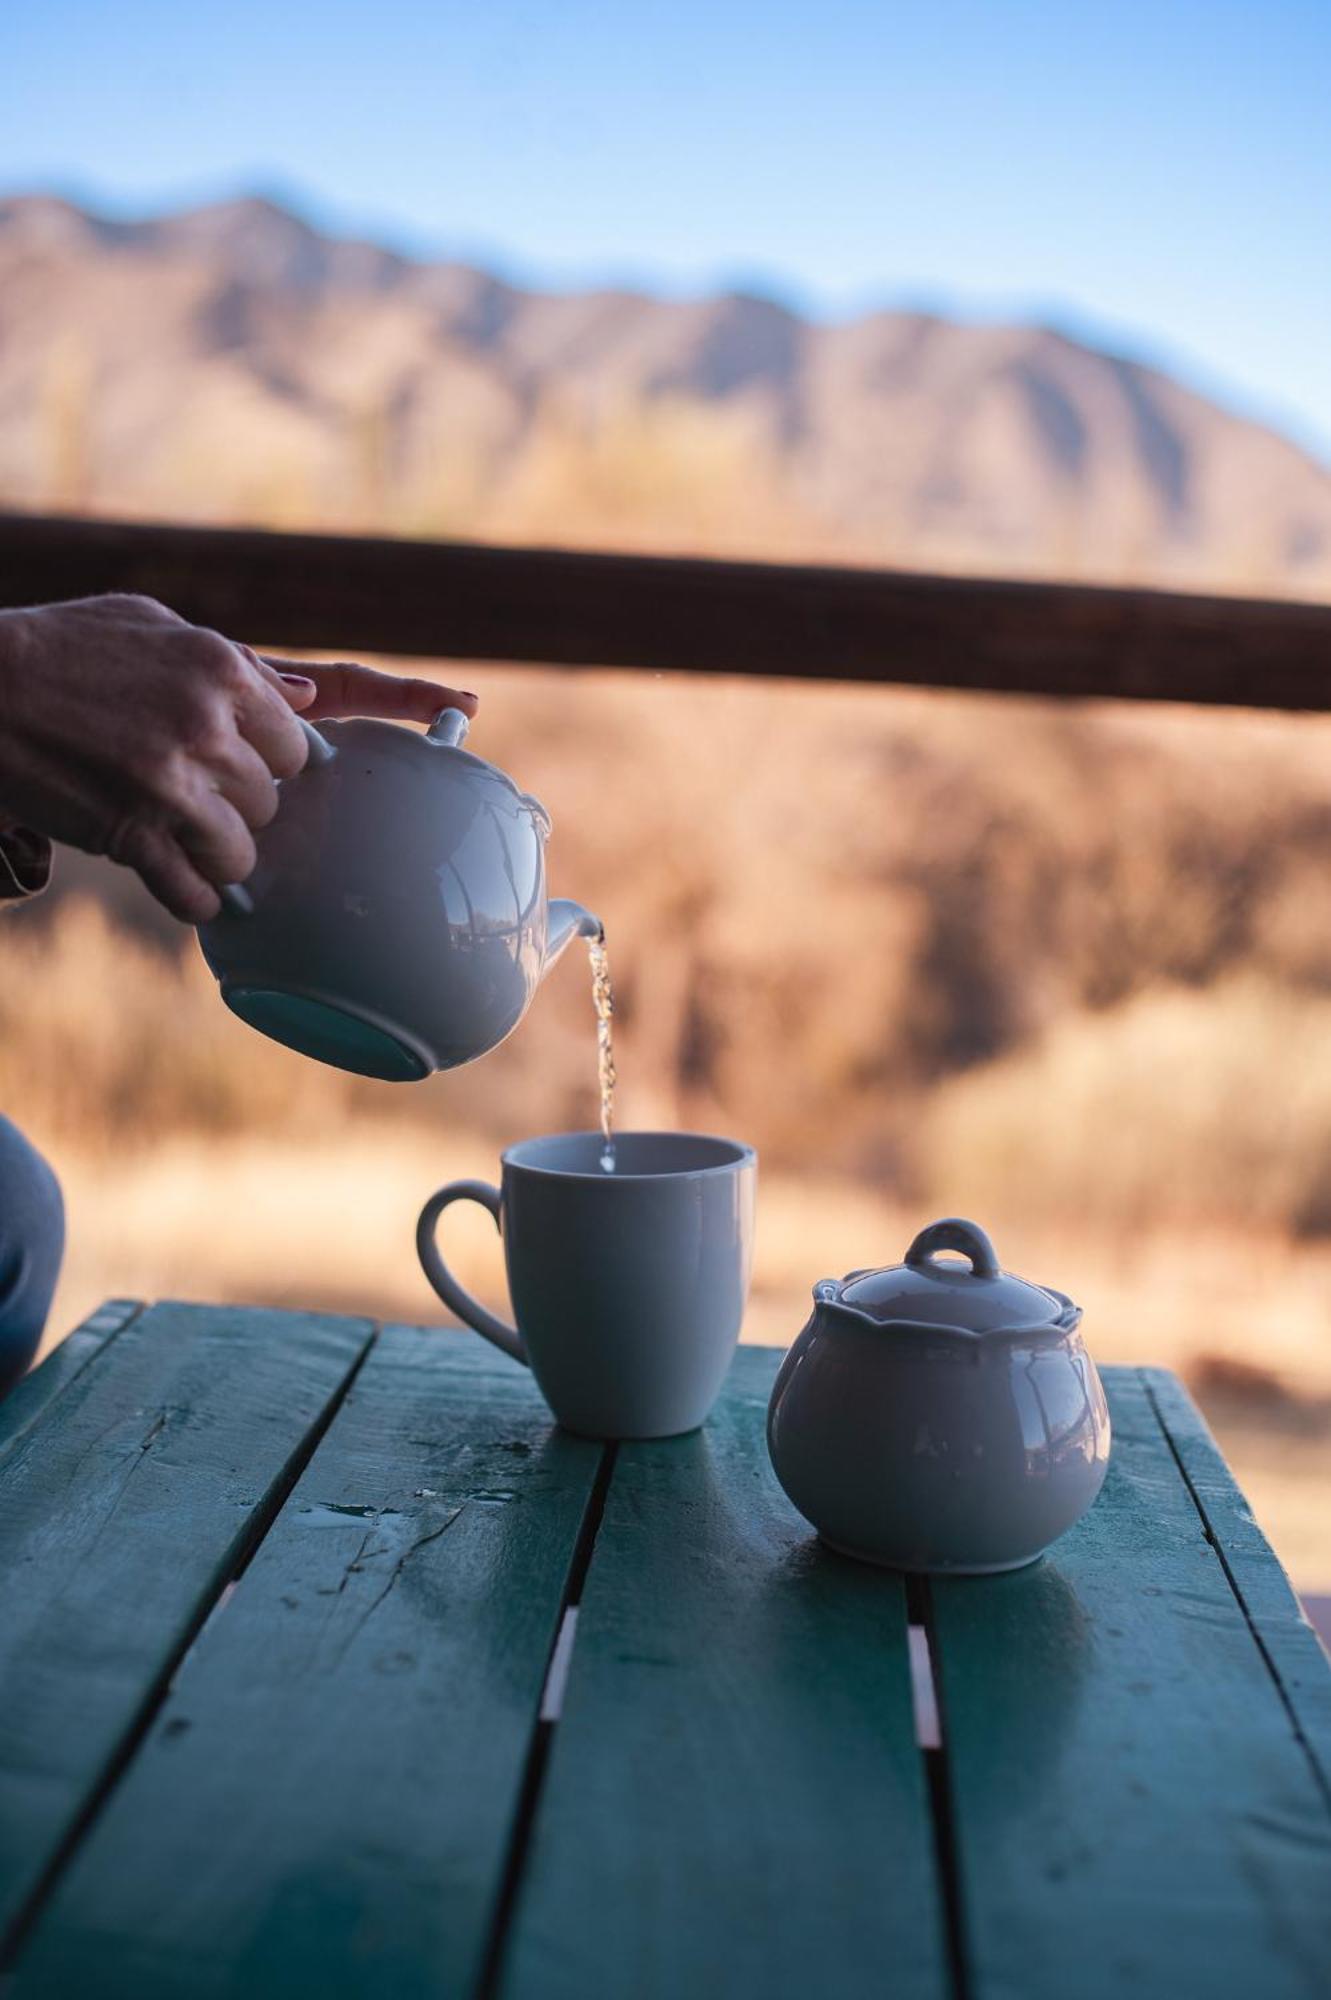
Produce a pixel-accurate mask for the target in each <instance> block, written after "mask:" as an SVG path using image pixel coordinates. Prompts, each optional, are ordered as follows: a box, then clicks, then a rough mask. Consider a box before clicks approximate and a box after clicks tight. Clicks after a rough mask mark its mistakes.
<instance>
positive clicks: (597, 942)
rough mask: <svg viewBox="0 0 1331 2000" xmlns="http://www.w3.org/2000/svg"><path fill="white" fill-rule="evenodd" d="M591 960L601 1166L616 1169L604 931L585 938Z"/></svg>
mask: <svg viewBox="0 0 1331 2000" xmlns="http://www.w3.org/2000/svg"><path fill="white" fill-rule="evenodd" d="M587 952H588V956H589V957H590V959H591V962H592V1005H593V1006H594V1007H595V1009H596V1072H597V1077H598V1079H599V1081H600V1086H601V1170H602V1172H603V1173H607V1174H612V1173H613V1172H614V1171H615V1031H614V1025H613V1024H614V1018H615V989H614V987H613V986H612V985H611V983H610V959H609V956H608V954H607V952H606V948H605V932H604V931H602V933H601V935H600V937H595V938H588V940H587Z"/></svg>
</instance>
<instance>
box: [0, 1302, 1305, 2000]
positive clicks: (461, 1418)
mask: <svg viewBox="0 0 1331 2000" xmlns="http://www.w3.org/2000/svg"><path fill="white" fill-rule="evenodd" d="M776 1359H777V1357H776V1356H775V1355H774V1354H773V1353H772V1352H770V1351H768V1350H763V1349H748V1350H744V1351H742V1352H741V1353H740V1355H739V1357H738V1360H737V1363H736V1366H735V1369H734V1372H733V1374H732V1376H731V1378H730V1383H729V1386H728V1388H727V1390H726V1393H725V1395H724V1396H723V1398H722V1401H721V1403H720V1405H719V1406H718V1408H717V1410H716V1412H715V1414H714V1416H713V1418H712V1419H711V1421H710V1422H709V1423H708V1425H707V1426H706V1427H705V1429H704V1430H703V1431H702V1432H701V1433H699V1434H698V1435H696V1436H694V1437H691V1438H684V1439H679V1440H675V1441H673V1442H668V1443H659V1444H641V1445H625V1446H621V1447H619V1448H618V1449H617V1450H616V1449H612V1448H603V1447H601V1446H598V1445H595V1444H591V1443H588V1442H585V1441H583V1440H581V1439H578V1438H574V1437H569V1436H566V1435H564V1434H563V1433H561V1432H559V1431H556V1430H555V1429H553V1428H552V1426H551V1424H550V1422H549V1420H548V1418H547V1416H546V1413H545V1411H544V1408H543V1406H542V1404H541V1402H540V1400H539V1398H538V1396H537V1395H536V1393H535V1391H534V1389H533V1386H532V1384H531V1382H530V1381H529V1379H528V1378H527V1377H526V1376H525V1374H524V1373H523V1372H522V1370H521V1369H519V1368H517V1367H516V1366H514V1365H513V1364H511V1363H509V1362H507V1361H505V1360H504V1359H503V1357H502V1356H499V1355H496V1354H494V1353H493V1352H492V1351H491V1350H489V1349H488V1348H486V1347H485V1346H484V1345H483V1344H482V1343H481V1342H480V1341H479V1340H477V1339H475V1338H474V1337H473V1336H471V1335H462V1334H457V1333H452V1332H440V1331H437V1330H436V1331H426V1330H421V1329H418V1328H413V1327H387V1328H384V1329H383V1330H382V1331H376V1330H375V1329H374V1328H373V1327H371V1326H370V1325H369V1324H368V1323H366V1322H363V1321H358V1320H350V1319H339V1318H329V1317H318V1316H314V1315H304V1314H301V1315H297V1314H287V1313H278V1312H266V1311H257V1310H242V1309H236V1308H229V1307H228V1308H223V1307H208V1306H198V1305H158V1306H154V1307H152V1308H150V1309H147V1310H143V1309H139V1308H137V1307H134V1306H132V1305H128V1304H123V1303H113V1304H111V1305H108V1306H106V1307H104V1308H103V1309H102V1311H101V1312H100V1313H99V1314H97V1315H96V1316H95V1317H94V1318H93V1319H92V1320H90V1321H89V1322H88V1324H87V1325H86V1326H85V1327H83V1328H81V1329H80V1330H79V1331H78V1332H77V1333H75V1334H74V1335H72V1336H71V1337H70V1339H69V1340H68V1341H66V1342H65V1344H64V1345H63V1346H62V1347H61V1348H60V1349H59V1350H58V1351H57V1352H56V1353H55V1354H54V1355H53V1356H52V1358H51V1359H50V1360H49V1361H48V1362H47V1363H46V1364H45V1366H44V1367H43V1368H42V1369H40V1370H39V1371H38V1372H37V1373H36V1374H35V1375H33V1376H31V1377H29V1379H28V1380H27V1381H26V1382H25V1383H24V1384H22V1385H21V1386H20V1388H19V1389H18V1390H17V1391H16V1392H15V1393H14V1394H13V1395H12V1396H11V1397H10V1399H9V1400H8V1402H7V1403H5V1404H4V1405H0V1939H2V1940H3V1944H2V1945H0V1953H2V1956H0V1966H2V1967H3V1971H4V1974H5V1977H6V1980H7V1984H5V1983H3V1982H0V1990H3V1991H4V1993H5V1994H6V1996H7V2000H29V1996H33V1995H38V1994H40V1995H48V1996H49V1995H60V1996H65V1995H69V1996H78V1997H79V2000H89V1996H92V2000H96V1996H101V1995H116V1996H119V1995H125V1996H131V1995H132V1996H134V2000H149V1996H154V1995H172V1996H175V1995H182V1996H190V2000H194V1996H207V1995H217V1994H225V1995H236V1996H244V1997H245V2000H264V1996H270V1995H271V1996H282V2000H299V1996H303V1995H307V1994H308V1995H310V1996H319V2000H336V1996H341V1995H358V1996H359V1995H366V1996H368V1995H374V1996H382V2000H414V1996H417V1995H420V1996H425V1995H431V1996H453V1995H457V1996H473V1995H476V1996H488V1995H495V1996H503V1997H504V2000H535V1996H542V2000H544V1996H569V2000H597V1996H620V1995H623V1996H627V2000H653V1996H662V2000H711V1996H713V1995H715V1996H723V2000H747V1997H748V1996H755V2000H756V1996H762V2000H773V1996H783V1995H789V1996H792V2000H793V1996H801V2000H803V1996H810V2000H841V1996H846V2000H850V1996H860V1995H866V1996H867V1995H873V1996H875V2000H888V1997H890V1996H903V2000H906V1997H907V1996H908V2000H942V1996H953V1995H956V1996H962V2000H999V1996H1011V2000H1043V1996H1050V2000H1054V1997H1055V1996H1057V2000H1070V1996H1076V2000H1097V1996H1101V1995H1115V1996H1118V1995H1133V1996H1136V2000H1141V1996H1146V2000H1154V1996H1157V1995H1158V1996H1161V2000H1164V1996H1169V2000H1189V1996H1192V1995H1199V1996H1200V1995H1205V1996H1207V2000H1216V1996H1224V1995H1234V1996H1244V2000H1249V1996H1253V2000H1284V1996H1287V1995H1288V1996H1293V1995H1300V1996H1314V1995H1315V1996H1318V2000H1325V1995H1326V1994H1327V1992H1328V1990H1331V1669H1329V1668H1328V1664H1327V1661H1326V1659H1325V1656H1324V1655H1323V1654H1322V1652H1321V1650H1320V1648H1319V1647H1318V1644H1317V1642H1316V1640H1315V1638H1314V1637H1313V1635H1312V1633H1311V1631H1310V1629H1309V1627H1308V1626H1307V1625H1306V1624H1305V1623H1304V1622H1303V1621H1302V1619H1301V1617H1300V1614H1299V1612H1298V1609H1297V1606H1296V1604H1295V1602H1294V1599H1293V1597H1292V1596H1291V1593H1290V1591H1289V1587H1288V1585H1287V1583H1286V1581H1285V1578H1284V1576H1283V1574H1282V1572H1281V1570H1280V1568H1279V1566H1278V1565H1277V1563H1276V1561H1275V1559H1274V1558H1273V1556H1272V1554H1271V1552H1270V1550H1269V1548H1268V1547H1267V1545H1266V1543H1265V1541H1264V1540H1263V1539H1262V1536H1261V1534H1260V1533H1259V1531H1258V1530H1257V1528H1256V1527H1255V1526H1254V1525H1253V1522H1252V1519H1251V1516H1250V1515H1249V1513H1248V1510H1247V1508H1246V1507H1245V1505H1244V1502H1243V1498H1242V1496H1241V1494H1240V1493H1239V1492H1238V1491H1237V1489H1236V1488H1235V1486H1234V1484H1233V1481H1232V1480H1231V1478H1230V1477H1229V1474H1228V1473H1227V1471H1226V1469H1225V1466H1224V1463H1223V1461H1222V1459H1221V1458H1220V1456H1219V1455H1218V1453H1217V1451H1216V1449H1215V1446H1214V1444H1213V1443H1212V1442H1211V1439H1210V1437H1209V1436H1208V1434H1207V1432H1206V1430H1205V1428H1204V1427H1203V1425H1202V1424H1201V1422H1200V1420H1199V1418H1198V1417H1197V1415H1196V1412H1195V1411H1194V1409H1193V1407H1192V1405H1191V1404H1190V1403H1189V1401H1188V1399H1187V1397H1186V1396H1185V1394H1184V1393H1183V1391H1182V1390H1181V1389H1180V1387H1179V1385H1178V1384H1177V1382H1176V1381H1175V1380H1174V1379H1173V1378H1172V1377H1171V1376H1169V1375H1166V1374H1163V1373H1159V1372H1155V1371H1152V1370H1135V1369H1119V1370H1110V1371H1109V1375H1108V1383H1107V1386H1108V1390H1109V1399H1110V1403H1111V1406H1112V1409H1113V1415H1114V1426H1115V1437H1114V1455H1113V1463H1112V1465H1111V1468H1110V1474H1109V1479H1108V1483H1107V1485H1106V1487H1105V1490H1104V1493H1103V1495H1102V1497H1101V1499H1100V1501H1099V1503H1098V1504H1097V1505H1096V1507H1095V1508H1094V1509H1093V1510H1092V1512H1091V1513H1090V1514H1089V1515H1088V1516H1087V1518H1086V1519H1085V1520H1084V1521H1083V1522H1082V1523H1081V1524H1080V1526H1079V1527H1078V1528H1077V1529H1075V1530H1074V1531H1073V1532H1072V1533H1071V1534H1070V1535H1068V1536H1067V1537H1066V1538H1065V1539H1064V1540H1063V1541H1062V1542H1061V1543H1060V1544H1059V1545H1058V1548H1057V1549H1056V1550H1055V1552H1054V1553H1053V1555H1052V1556H1050V1557H1048V1558H1046V1559H1045V1560H1044V1561H1043V1562H1042V1563H1040V1564H1037V1565H1036V1566H1035V1567H1034V1568H1033V1569H1030V1570H1027V1571H1025V1572H1023V1573H1021V1574H1019V1575H1015V1576H1009V1577H997V1578H991V1579H986V1580H981V1581H971V1582H965V1581H958V1582H954V1583H933V1584H930V1585H924V1584H919V1585H915V1584H906V1583H903V1582H902V1581H901V1580H900V1579H898V1578H896V1577H894V1576H891V1575H888V1574H886V1573H880V1572H876V1571H874V1570H871V1569H868V1568H865V1567H863V1566H861V1565H858V1564H856V1563H853V1562H849V1561H847V1560H845V1559H843V1558H841V1557H837V1556H834V1555H831V1554H829V1553H827V1552H826V1551H824V1550H823V1549H821V1548H820V1547H819V1546H818V1544H817V1543H816V1542H815V1541H814V1540H813V1538H812V1536H811V1535H810V1533H809V1531H808V1530H807V1529H806V1527H805V1525H804V1523H803V1522H802V1521H801V1520H800V1519H799V1518H798V1517H797V1516H796V1515H795V1514H794V1513H793V1511H792V1510H791V1508H790V1507H789V1506H788V1505H787V1503H786V1501H785V1499H784V1497H783V1496H782V1494H781V1492H780V1490H779V1489H778V1487H777V1486H776V1484H775V1481H774V1480H773V1478H772V1475H771V1472H770V1469H769V1467H768V1463H767V1455H766V1451H765V1448H764V1444H763V1416H764V1410H765V1405H766V1398H767V1391H768V1388H769V1385H770V1382H771V1378H772V1374H773V1371H774V1369H775V1366H776ZM912 1660H913V1661H914V1666H915V1672H914V1674H912ZM930 1661H932V1676H931V1673H930V1670H929V1663H930ZM931 1692H936V1696H937V1705H938V1708H939V1709H940V1711H941V1718H942V1741H941V1746H940V1747H934V1731H933V1728H932V1725H931V1722H930V1717H929V1707H930V1695H931Z"/></svg>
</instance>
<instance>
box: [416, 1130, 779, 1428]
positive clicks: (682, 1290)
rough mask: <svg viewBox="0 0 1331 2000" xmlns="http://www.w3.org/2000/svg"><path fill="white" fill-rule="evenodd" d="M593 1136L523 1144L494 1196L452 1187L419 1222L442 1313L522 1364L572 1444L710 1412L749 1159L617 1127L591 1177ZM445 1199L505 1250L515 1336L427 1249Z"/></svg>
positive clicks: (739, 1301) (729, 1348)
mask: <svg viewBox="0 0 1331 2000" xmlns="http://www.w3.org/2000/svg"><path fill="white" fill-rule="evenodd" d="M602 1149H603V1142H602V1139H601V1135H600V1133H599V1132H569V1133H564V1134H561V1135H559V1136H557V1137H553V1138H547V1139H526V1140H524V1141H523V1142H522V1143H521V1144H520V1145H517V1146H510V1147H509V1149H508V1151H507V1152H506V1153H505V1154H504V1155H503V1162H502V1164H503V1180H502V1185H501V1186H500V1187H497V1188H496V1187H491V1186H490V1185H489V1183H488V1182H486V1181H452V1182H450V1184H449V1185H448V1186H447V1187H442V1188H440V1189H439V1191H438V1193H437V1194H434V1195H431V1197H430V1199H429V1201H427V1202H426V1204H425V1207H424V1208H423V1209H422V1210H421V1215H420V1221H419V1222H418V1224H417V1227H416V1248H417V1251H418V1252H419V1255H420V1260H421V1264H422V1266H423V1268H424V1271H425V1275H426V1277H427V1278H428V1279H429V1280H430V1283H431V1284H432V1285H433V1286H434V1288H435V1290H436V1292H438V1294H439V1296H440V1298H441V1299H442V1300H443V1301H444V1304H445V1305H446V1306H449V1307H451V1308H452V1310H453V1311H454V1312H455V1313H457V1315H458V1317H459V1318H460V1319H463V1320H465V1321H466V1323H467V1324H468V1326H472V1327H474V1328H475V1329H476V1331H477V1332H478V1333H482V1334H484V1335H485V1337H486V1339H487V1340H492V1341H493V1342H494V1344H495V1346H496V1347H501V1348H502V1349H503V1350H504V1352H505V1354H511V1355H512V1356H513V1358H514V1359H515V1360H517V1361H523V1362H526V1363H527V1364H528V1365H529V1366H530V1368H531V1371H532V1373H533V1375H534V1376H535V1377H536V1380H537V1383H538V1385H539V1386H540V1389H541V1393H542V1394H543V1395H544V1397H545V1399H546V1401H547V1402H548V1403H549V1405H550V1407H551V1409H552V1410H553V1411H554V1413H555V1416H556V1417H557V1418H558V1420H559V1422H560V1423H561V1424H563V1425H564V1426H565V1428H566V1429H568V1430H571V1431H578V1432H580V1433H581V1434H582V1435H583V1436H584V1437H596V1438H645V1437H673V1436H675V1435H676V1434H677V1433H679V1432H681V1431H691V1430H696V1428H697V1427H698V1425H699V1424H700V1423H701V1422H702V1421H703V1418H704V1417H705V1416H706V1415H707V1412H708V1410H710V1408H711V1406H712V1403H713V1401H714V1400H715V1398H716V1393H717V1391H718V1389H719V1388H720V1386H721V1383H722V1380H723V1379H724V1377H725V1373H726V1369H727V1368H728V1367H729V1365H730V1360H731V1356H732V1355H733V1354H734V1351H735V1344H736V1342H737V1341H738V1339H739V1329H740V1322H741V1320H742V1318H743V1316H744V1303H745V1299H746V1297H747V1295H748V1288H749V1269H750V1265H751V1261H752V1251H753V1206H754V1191H755V1183H756V1180H757V1170H758V1163H757V1156H756V1154H755V1153H754V1151H753V1149H752V1147H750V1146H745V1145H741V1144H739V1143H738V1142H737V1141H736V1140H733V1139H712V1138H706V1137H703V1136H702V1135H700V1134H697V1133H691V1132H625V1133H622V1134H620V1135H618V1136H617V1137H616V1141H615V1151H616V1171H615V1172H614V1173H613V1174H607V1173H606V1172H604V1171H603V1169H602V1167H601V1164H600V1159H601V1152H602ZM454 1201H477V1202H479V1203H480V1204H481V1206H482V1207H483V1208H488V1209H489V1211H490V1213H491V1215H493V1217H494V1218H495V1222H496V1223H497V1225H498V1227H499V1230H500V1233H501V1235H502V1236H503V1239H504V1258H505V1263H506V1266H507V1270H508V1288H509V1294H510V1297H511V1298H512V1301H513V1311H514V1314H515V1316H516V1319H517V1326H509V1325H508V1324H507V1322H506V1321H504V1320H502V1319H498V1318H496V1317H495V1315H494V1314H493V1313H491V1312H487V1311H486V1309H485V1307H484V1306H483V1305H481V1303H480V1301H479V1300H477V1299H474V1298H473V1297H472V1296H471V1294H470V1292H468V1291H466V1290H465V1289H464V1287H463V1286H462V1285H460V1284H459V1283H458V1281H457V1279H456V1278H455V1277H454V1276H453V1274H452V1272H451V1271H450V1270H449V1269H448V1266H447V1265H446V1264H445V1263H444V1260H443V1258H442V1257H441V1256H440V1254H439V1247H438V1245H437V1243H436V1241H435V1227H436V1224H437V1222H438V1219H439V1216H440V1214H441V1213H442V1211H443V1210H444V1209H445V1208H447V1207H448V1205H449V1203H450V1202H454Z"/></svg>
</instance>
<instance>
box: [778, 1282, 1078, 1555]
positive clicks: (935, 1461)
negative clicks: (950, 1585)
mask: <svg viewBox="0 0 1331 2000" xmlns="http://www.w3.org/2000/svg"><path fill="white" fill-rule="evenodd" d="M840 1289H841V1288H840V1287H838V1286H836V1285H834V1284H831V1283H829V1284H827V1285H823V1286H819V1287H818V1289H817V1291H816V1293H815V1307H814V1312H813V1316H812V1318H811V1319H810V1320H809V1323H808V1325H807V1326H806V1327H805V1328H804V1330H803V1332H802V1333H801V1334H800V1335H799V1338H798V1339H797V1340H796V1342H795V1344H794V1346H793V1347H792V1348H791V1350H790V1352H789V1353H788V1354H787V1356H786V1358H785V1360H784V1362H783V1363H782V1366H781V1369H780V1372H779V1373H778V1375H777V1379H776V1383H775V1386H774V1388H773V1391H772V1398H771V1403H770V1407H769V1410H768V1429H767V1436H768V1448H769V1451H770V1453H771V1458H772V1464H773V1467H774V1469H775V1471H776V1474H777V1477H778V1479H779V1480H780V1482H781V1484H782V1486H783V1487H784V1489H785V1491H786V1493H787V1495H788V1496H789V1498H790V1499H791V1500H792V1501H793V1502H794V1504H795V1506H796V1507H797V1508H798V1509H799V1511H800V1512H801V1513H802V1514H803V1515H804V1516H805V1518H806V1519H807V1520H809V1521H810V1522H811V1523H812V1524H813V1526H814V1527H815V1528H816V1529H817V1530H818V1533H819V1534H820V1535H821V1537H822V1538H823V1540H824V1541H826V1542H828V1543H829V1544H830V1545H831V1546H832V1547H833V1548H836V1549H838V1550H840V1551H841V1552H842V1553H843V1554H846V1555H853V1556H858V1557H860V1558H861V1559H863V1560H866V1561H869V1562H874V1563H881V1564H884V1565H887V1566H888V1567H890V1568H893V1569H900V1570H910V1571H919V1572H942V1573H951V1574H971V1575H980V1574H984V1573H987V1572H990V1571H997V1570H1008V1569H1018V1568H1021V1567H1022V1566H1023V1565H1024V1564H1026V1563H1028V1562H1033V1561H1034V1560H1035V1558H1036V1557H1037V1556H1038V1555H1040V1554H1041V1553H1042V1551H1043V1550H1044V1549H1045V1548H1047V1547H1048V1545H1049V1544H1050V1543H1051V1542H1052V1541H1054V1540H1055V1539H1056V1538H1057V1537H1058V1536H1059V1535H1061V1534H1062V1533H1064V1531H1065V1530H1066V1529H1068V1528H1070V1527H1071V1526H1072V1524H1073V1523H1074V1522H1075V1521H1076V1520H1078V1519H1079V1518H1080V1516H1081V1515H1082V1514H1084V1513H1085V1511H1086V1509H1087V1508H1088V1507H1089V1506H1090V1505H1091V1503H1092V1501H1093V1500H1094V1499H1095V1497H1096V1495H1097V1494H1098V1493H1099V1491H1100V1488H1101V1486H1102V1484H1103V1483H1104V1477H1105V1471H1106V1468H1107V1465H1108V1459H1109V1444H1110V1425H1109V1411H1108V1408H1107V1406H1106V1403H1105V1397H1104V1390H1103V1388H1102V1386H1101V1382H1100V1378H1099V1375H1098V1373H1097V1372H1096V1368H1095V1364H1094V1362H1093V1361H1092V1360H1091V1357H1090V1355H1089V1353H1088V1352H1087V1350H1086V1345H1085V1342H1084V1340H1083V1338H1082V1334H1081V1325H1080V1320H1081V1315H1080V1313H1079V1311H1078V1310H1077V1308H1076V1307H1074V1306H1072V1304H1071V1301H1070V1300H1069V1301H1064V1302H1063V1303H1064V1305H1065V1306H1066V1308H1067V1310H1066V1311H1065V1312H1061V1313H1060V1314H1059V1315H1058V1316H1057V1317H1056V1318H1054V1319H1051V1320H1048V1321H1046V1322H1044V1323H1042V1324H1038V1325H1034V1326H1028V1327H1026V1328H1025V1329H1022V1328H1019V1327H1018V1328H1014V1329H1011V1330H987V1331H984V1332H980V1333H976V1332H974V1331H971V1330H966V1329H964V1328H959V1327H955V1326H947V1325H941V1324H930V1323H927V1322H910V1321H896V1322H889V1323H886V1324H885V1323H881V1322H877V1321H875V1320H873V1319H871V1318H869V1317H867V1316H865V1315H864V1314H863V1313H861V1312H858V1311H856V1310H855V1309H854V1308H853V1307H851V1306H848V1305H845V1304H842V1303H839V1302H838V1299H837V1296H836V1294H837V1293H838V1292H839V1291H840ZM1047 1296H1049V1297H1050V1298H1052V1299H1054V1300H1057V1299H1059V1298H1060V1297H1061V1295H1060V1294H1049V1295H1047Z"/></svg>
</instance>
